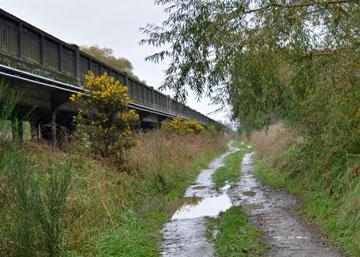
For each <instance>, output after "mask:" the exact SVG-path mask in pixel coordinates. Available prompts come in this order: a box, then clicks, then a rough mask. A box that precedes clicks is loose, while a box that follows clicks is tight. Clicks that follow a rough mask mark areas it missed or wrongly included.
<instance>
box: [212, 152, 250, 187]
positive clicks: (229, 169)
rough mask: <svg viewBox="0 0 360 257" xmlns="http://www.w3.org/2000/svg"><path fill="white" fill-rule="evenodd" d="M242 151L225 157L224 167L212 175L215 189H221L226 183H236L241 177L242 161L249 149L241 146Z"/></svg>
mask: <svg viewBox="0 0 360 257" xmlns="http://www.w3.org/2000/svg"><path fill="white" fill-rule="evenodd" d="M240 147H241V148H240V151H238V152H235V153H232V154H230V155H228V156H226V157H225V160H224V166H221V167H220V168H218V169H217V170H216V171H215V172H214V173H213V175H212V179H213V182H214V183H215V188H220V187H222V186H224V185H225V183H226V182H229V183H234V182H236V181H237V180H238V179H239V177H240V166H241V160H242V159H243V157H244V155H245V153H246V152H247V149H246V148H245V146H243V145H240Z"/></svg>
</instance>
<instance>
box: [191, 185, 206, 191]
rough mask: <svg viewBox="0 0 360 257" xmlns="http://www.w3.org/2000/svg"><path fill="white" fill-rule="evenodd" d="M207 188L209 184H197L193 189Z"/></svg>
mask: <svg viewBox="0 0 360 257" xmlns="http://www.w3.org/2000/svg"><path fill="white" fill-rule="evenodd" d="M205 188H207V186H204V185H196V186H193V187H192V189H194V190H200V189H205Z"/></svg>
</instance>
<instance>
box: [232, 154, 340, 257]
mask: <svg viewBox="0 0 360 257" xmlns="http://www.w3.org/2000/svg"><path fill="white" fill-rule="evenodd" d="M253 170H254V162H253V159H252V154H246V155H245V156H244V158H243V161H242V164H241V177H240V180H239V182H238V183H237V186H236V187H234V188H232V189H231V190H229V192H228V194H229V196H230V198H231V199H232V202H233V204H234V205H241V206H242V207H243V208H244V209H245V212H246V213H247V215H248V216H249V218H250V220H251V222H252V223H253V224H255V225H257V226H258V227H259V228H260V229H261V230H262V231H264V234H265V237H266V241H267V242H268V243H270V244H271V245H272V246H273V247H272V249H271V250H270V251H269V252H268V253H267V255H266V256H269V257H275V256H276V257H289V256H291V257H340V256H342V255H341V254H340V253H338V252H337V251H336V250H335V249H332V248H331V247H329V246H327V245H326V244H325V243H324V241H325V240H324V238H323V237H322V236H321V235H320V233H319V232H318V231H316V230H315V229H313V227H312V226H311V225H309V224H306V223H304V222H303V221H301V220H300V219H299V218H298V217H296V216H294V215H293V214H292V212H291V209H292V208H293V206H294V204H295V203H296V199H295V197H293V196H291V195H290V194H288V193H285V192H280V191H274V190H272V189H271V188H269V187H267V186H266V185H264V184H263V183H261V182H260V181H259V180H258V179H257V178H256V177H255V176H254V174H253Z"/></svg>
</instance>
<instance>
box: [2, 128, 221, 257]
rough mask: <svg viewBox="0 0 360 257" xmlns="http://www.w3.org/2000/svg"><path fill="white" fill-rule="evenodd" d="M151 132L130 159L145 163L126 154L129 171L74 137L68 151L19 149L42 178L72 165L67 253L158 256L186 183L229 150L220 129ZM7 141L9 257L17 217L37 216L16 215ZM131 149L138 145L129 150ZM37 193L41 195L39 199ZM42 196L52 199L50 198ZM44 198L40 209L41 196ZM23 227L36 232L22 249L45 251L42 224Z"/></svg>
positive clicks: (64, 215) (5, 239)
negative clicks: (194, 134)
mask: <svg viewBox="0 0 360 257" xmlns="http://www.w3.org/2000/svg"><path fill="white" fill-rule="evenodd" d="M151 133H153V134H150V133H148V134H147V135H146V137H147V138H146V139H142V142H141V144H139V145H138V146H137V148H138V150H136V151H135V152H134V154H133V155H132V157H131V158H137V162H135V164H136V163H139V167H138V166H136V165H135V164H134V159H131V158H130V155H129V158H128V160H129V162H131V163H132V164H134V165H133V166H131V167H129V169H127V171H126V172H125V171H123V170H119V169H118V166H116V165H115V164H114V163H112V162H111V161H110V160H107V159H101V158H100V159H99V158H94V156H93V155H91V154H90V153H89V152H88V151H87V150H86V148H84V147H83V146H82V145H81V144H77V143H76V142H74V144H73V145H71V144H70V145H66V148H64V149H63V150H60V149H56V148H52V147H51V146H47V145H38V144H33V143H29V144H28V143H24V146H26V147H24V148H21V151H22V152H21V154H20V155H18V156H25V155H26V156H27V158H28V160H29V162H28V163H27V165H26V166H24V167H25V170H26V171H30V170H31V171H32V170H33V171H34V175H36V177H44V178H47V177H48V174H47V173H48V172H47V167H49V166H51V167H54V173H53V174H58V175H59V176H62V175H63V174H64V173H65V171H64V170H63V167H64V165H65V164H67V163H68V164H69V165H70V166H71V169H72V172H71V188H70V191H69V195H68V197H67V199H66V202H65V205H64V206H62V207H61V217H60V219H61V220H60V222H58V223H57V224H59V225H60V228H61V230H60V231H61V233H60V234H59V237H58V238H59V241H60V243H59V244H58V245H59V246H60V247H61V250H60V251H59V252H61V253H64V256H68V257H75V256H76V257H80V256H83V257H85V256H86V257H95V256H100V257H101V256H126V257H142V256H144V257H145V256H146V257H153V256H154V257H155V256H159V253H158V245H159V242H161V240H162V235H161V228H162V225H163V224H164V223H165V222H166V221H167V219H168V218H169V215H171V214H172V211H173V210H174V209H176V207H177V206H178V205H179V204H181V200H182V196H183V193H184V191H185V189H186V187H187V186H188V185H189V184H190V183H191V182H192V181H193V180H194V179H195V178H196V176H197V175H198V173H199V171H200V170H201V169H202V168H204V167H206V166H207V165H208V163H209V161H210V160H212V159H214V158H215V157H217V156H219V155H220V154H221V153H223V152H224V151H226V149H227V148H226V141H227V138H226V137H225V136H223V135H220V134H217V135H212V134H211V135H204V136H198V137H194V138H183V137H177V138H171V139H172V140H169V135H167V134H161V133H160V132H159V133H158V134H159V135H157V133H156V132H151ZM174 140H177V141H176V142H175V141H174ZM169 141H171V142H170V143H169ZM214 142H216V143H214ZM8 143H9V142H8ZM6 145H8V144H4V145H1V147H0V196H1V198H0V203H1V205H0V255H1V256H3V255H4V256H9V257H10V256H13V254H12V253H11V251H12V249H13V247H12V245H11V241H9V239H11V238H12V237H10V236H9V233H13V231H10V230H9V229H8V228H9V227H11V228H12V227H14V226H15V225H16V224H17V223H19V222H17V220H19V221H24V222H26V221H29V222H30V221H32V220H33V217H30V218H22V219H21V220H20V219H18V216H17V214H16V213H19V212H17V206H15V204H16V202H14V201H13V198H14V194H11V190H12V187H10V185H9V184H8V180H7V179H6V176H5V175H6V174H4V173H3V171H5V170H6V169H8V167H10V166H11V165H12V163H13V161H14V160H15V157H11V158H8V159H7V160H3V161H2V159H3V156H4V155H3V153H7V152H8V151H9V150H8V149H7V148H6ZM214 145H216V147H214ZM133 149H135V147H134V148H132V149H131V150H129V151H132V150H133ZM135 161H136V160H135ZM18 170H19V172H20V171H22V170H20V169H18ZM21 174H29V172H22V173H21ZM37 175H39V176H37ZM40 182H41V181H39V183H40ZM45 182H46V181H44V183H45ZM41 183H42V182H41ZM23 184H24V183H23ZM19 185H20V184H19ZM44 185H45V186H46V185H47V184H44ZM39 188H41V192H43V193H42V194H44V197H46V194H47V193H50V195H51V194H52V190H50V189H51V188H49V187H47V186H46V187H39ZM53 188H54V189H57V188H59V187H58V186H55V187H53ZM45 191H46V192H45ZM56 192H57V191H54V193H56ZM32 193H33V190H27V191H26V196H29V197H28V198H29V199H30V200H31V198H32V197H33V196H32V195H31V194H32ZM45 193H46V194H45ZM37 199H39V198H35V200H37ZM44 199H45V200H46V203H47V198H44ZM25 200H26V201H24V203H26V204H27V203H28V202H29V200H27V199H25ZM38 203H39V207H41V206H40V205H41V203H43V202H38ZM44 203H45V202H44ZM49 203H50V202H49ZM50 207H51V206H49V208H50ZM52 209H54V208H52ZM55 209H56V208H55ZM55 209H54V210H55ZM46 211H47V209H46ZM26 213H27V212H24V214H26ZM38 216H39V220H41V221H45V222H42V224H45V225H46V224H47V223H48V222H47V221H48V219H47V216H41V215H38ZM57 217H58V216H56V217H55V218H57ZM55 221H56V220H55ZM12 223H13V224H14V226H13V225H12ZM19 224H20V223H19ZM24 224H25V223H24ZM49 224H50V223H49ZM20 225H21V224H20ZM20 225H19V227H22V228H24V229H23V231H26V229H28V230H30V231H31V233H21V235H24V236H27V238H25V239H24V240H23V241H26V242H27V243H28V244H29V245H28V247H21V246H24V245H25V244H24V242H22V243H21V245H20V248H21V249H29V250H31V251H32V250H34V251H33V252H38V253H39V254H40V255H41V256H47V255H46V254H45V253H44V249H45V247H46V244H45V243H43V242H42V239H43V236H42V233H38V231H39V232H41V231H40V229H41V225H39V226H37V230H36V231H35V230H34V229H33V227H32V226H25V225H24V226H20ZM46 229H47V228H46ZM19 231H20V230H19ZM34 232H36V233H37V234H36V235H35V236H36V240H30V239H29V238H30V237H29V236H33V233H34ZM28 235H29V236H28ZM38 235H39V236H38ZM32 238H33V237H32ZM7 252H10V253H9V254H7ZM21 256H24V257H27V256H35V255H34V254H27V255H26V254H22V255H21ZM53 256H55V255H53Z"/></svg>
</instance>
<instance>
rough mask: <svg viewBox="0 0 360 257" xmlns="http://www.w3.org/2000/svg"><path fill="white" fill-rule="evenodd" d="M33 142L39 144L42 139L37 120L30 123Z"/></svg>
mask: <svg viewBox="0 0 360 257" xmlns="http://www.w3.org/2000/svg"><path fill="white" fill-rule="evenodd" d="M30 127H31V141H34V142H39V141H40V138H41V133H40V123H39V122H38V121H37V120H31V121H30Z"/></svg>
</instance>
